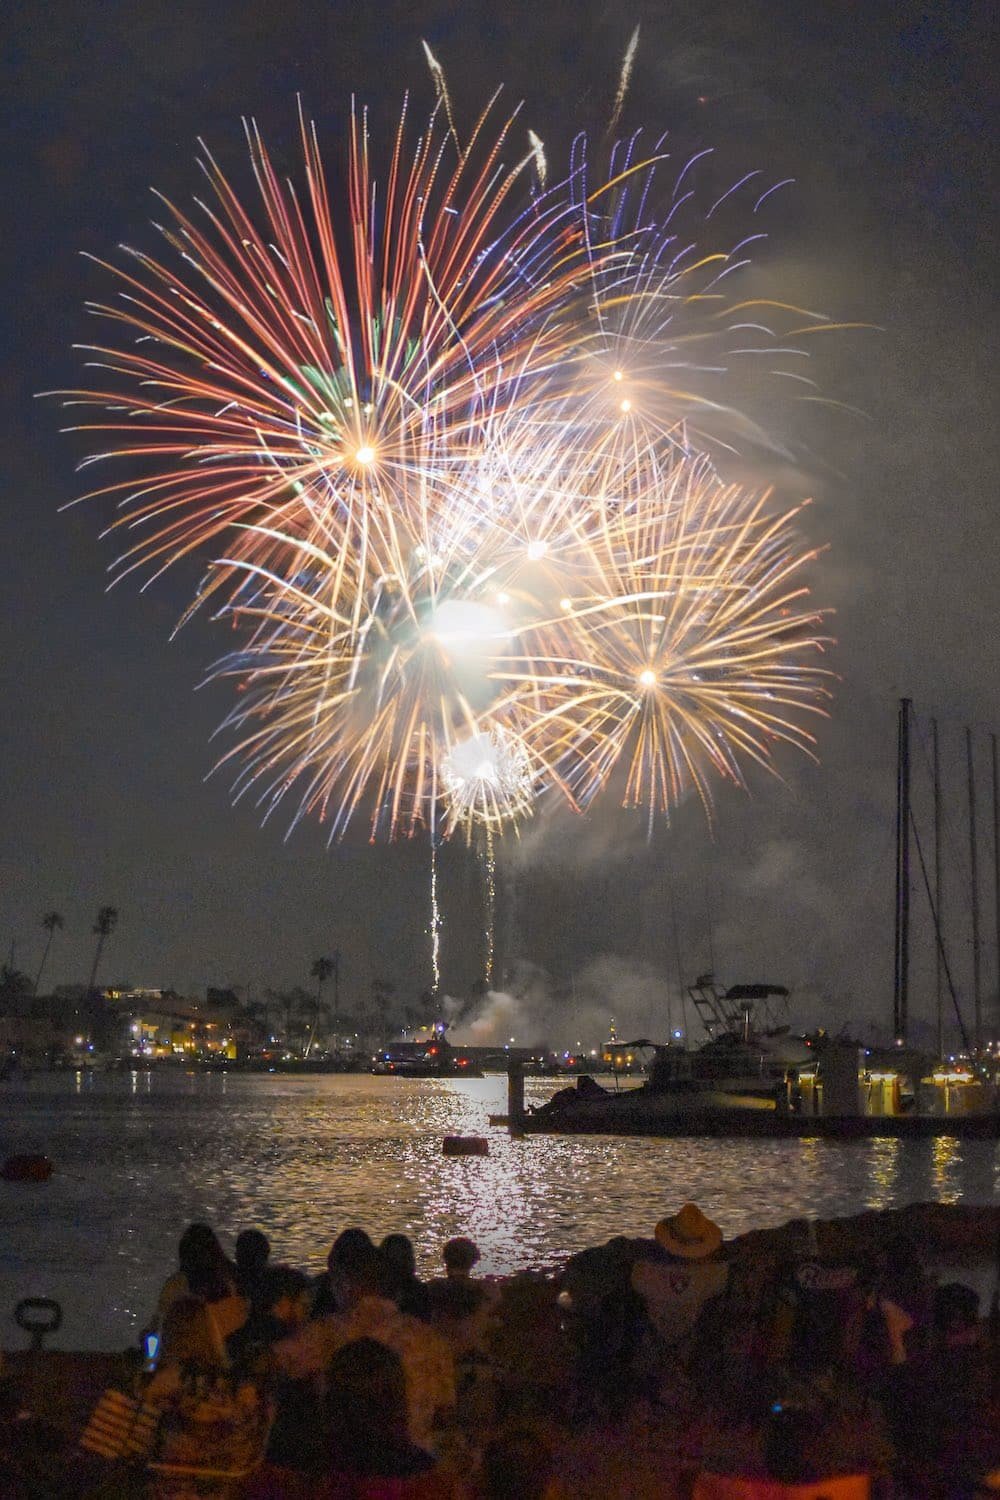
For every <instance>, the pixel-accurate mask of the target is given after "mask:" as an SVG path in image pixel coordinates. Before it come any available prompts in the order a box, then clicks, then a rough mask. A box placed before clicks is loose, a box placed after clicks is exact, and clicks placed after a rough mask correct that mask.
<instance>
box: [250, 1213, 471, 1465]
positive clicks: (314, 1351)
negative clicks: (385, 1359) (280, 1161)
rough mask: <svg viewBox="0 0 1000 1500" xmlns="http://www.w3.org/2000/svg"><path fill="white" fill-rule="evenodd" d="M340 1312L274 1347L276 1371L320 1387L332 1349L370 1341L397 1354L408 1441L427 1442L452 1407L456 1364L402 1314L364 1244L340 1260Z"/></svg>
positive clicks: (375, 1256) (431, 1335) (441, 1344)
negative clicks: (403, 1379) (403, 1387)
mask: <svg viewBox="0 0 1000 1500" xmlns="http://www.w3.org/2000/svg"><path fill="white" fill-rule="evenodd" d="M338 1274H339V1277H340V1281H341V1292H342V1295H343V1297H344V1301H345V1307H344V1311H343V1312H342V1313H331V1314H329V1315H327V1316H325V1317H320V1318H315V1319H314V1320H313V1321H312V1322H309V1323H307V1324H305V1325H304V1326H303V1327H302V1328H300V1329H298V1330H297V1332H296V1333H294V1334H292V1335H291V1336H290V1337H289V1338H285V1339H282V1340H280V1341H279V1342H278V1343H277V1344H275V1345H274V1346H273V1350H272V1354H273V1359H274V1368H275V1369H276V1370H277V1371H278V1372H280V1373H281V1374H283V1375H285V1376H287V1377H288V1378H289V1379H292V1380H303V1379H306V1378H308V1377H311V1378H313V1379H314V1380H315V1381H316V1382H317V1384H318V1386H319V1387H320V1388H322V1385H323V1383H324V1380H325V1378H326V1371H327V1368H328V1366H329V1363H330V1360H331V1359H332V1357H333V1355H334V1354H335V1353H336V1351H337V1350H338V1349H340V1348H342V1347H343V1345H344V1344H349V1343H351V1342H353V1341H354V1340H355V1339H359V1338H373V1339H376V1340H377V1341H378V1342H379V1343H382V1344H385V1345H387V1346H388V1347H389V1348H390V1349H394V1350H395V1351H396V1353H398V1354H399V1356H400V1358H401V1359H402V1362H403V1369H404V1372H405V1375H406V1398H407V1406H408V1409H409V1415H410V1437H411V1438H412V1440H413V1441H414V1442H415V1443H418V1444H427V1443H428V1441H429V1440H430V1436H431V1432H432V1430H433V1427H434V1425H435V1421H436V1418H437V1415H438V1413H439V1412H448V1413H450V1412H451V1410H452V1409H453V1408H454V1405H455V1370H454V1361H453V1359H452V1355H451V1351H450V1350H449V1348H448V1345H447V1344H446V1343H445V1341H444V1340H443V1339H442V1338H441V1337H440V1335H439V1334H437V1333H435V1332H434V1330H433V1329H431V1328H429V1327H428V1326H427V1324H426V1323H423V1322H421V1320H420V1319H419V1318H414V1317H411V1316H410V1315H409V1314H408V1313H403V1312H400V1311H399V1309H398V1307H397V1306H396V1304H395V1302H393V1300H392V1298H391V1297H389V1296H387V1295H386V1291H387V1285H386V1277H385V1267H384V1265H383V1262H382V1258H381V1256H380V1255H379V1252H378V1251H377V1250H376V1249H375V1246H374V1245H373V1244H372V1243H371V1241H370V1240H369V1241H368V1244H367V1246H366V1245H365V1244H364V1243H363V1242H361V1241H355V1242H353V1244H352V1245H351V1247H350V1250H349V1253H348V1251H347V1249H345V1250H344V1252H343V1253H342V1254H341V1256H340V1263H339V1266H338Z"/></svg>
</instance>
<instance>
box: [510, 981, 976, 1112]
mask: <svg viewBox="0 0 1000 1500" xmlns="http://www.w3.org/2000/svg"><path fill="white" fill-rule="evenodd" d="M688 994H689V995H690V996H691V999H692V1001H693V1002H694V1005H695V1008H696V1010H697V1012H698V1014H699V1016H700V1018H701V1020H702V1023H703V1025H704V1027H705V1031H706V1033H707V1040H706V1042H705V1043H704V1044H703V1045H702V1046H701V1047H699V1048H695V1049H692V1050H687V1049H686V1048H684V1047H681V1046H677V1045H674V1044H672V1043H657V1042H652V1041H650V1040H649V1039H648V1038H645V1037H638V1038H636V1039H635V1040H634V1041H632V1042H628V1043H623V1046H625V1047H627V1048H628V1049H629V1050H631V1051H632V1052H633V1053H636V1052H640V1051H642V1050H645V1051H646V1052H647V1053H648V1055H649V1057H650V1061H649V1063H648V1065H647V1070H646V1079H645V1081H644V1083H642V1084H641V1085H640V1086H638V1087H636V1088H625V1089H621V1090H611V1089H607V1088H604V1087H602V1086H601V1085H600V1084H599V1083H597V1082H596V1080H595V1079H593V1078H591V1077H589V1076H585V1077H583V1078H580V1079H579V1080H578V1082H577V1085H576V1087H575V1088H565V1089H561V1090H560V1091H559V1092H558V1093H557V1094H555V1095H554V1096H553V1097H552V1098H551V1099H549V1100H548V1101H547V1102H546V1103H545V1104H542V1105H539V1106H537V1107H535V1108H533V1109H527V1110H525V1109H524V1108H523V1094H522V1096H521V1100H522V1102H521V1103H518V1102H517V1099H516V1095H515V1096H513V1097H514V1100H515V1102H514V1104H513V1106H512V1109H511V1111H510V1112H509V1113H508V1115H507V1116H503V1117H491V1118H493V1119H494V1120H495V1123H498V1124H499V1123H504V1124H507V1125H508V1126H510V1127H511V1128H516V1129H518V1130H523V1131H525V1132H530V1133H533V1132H539V1133H542V1132H550V1131H551V1132H567V1133H572V1134H610V1135H646V1136H684V1135H691V1136H757V1137H761V1136H763V1137H785V1136H790V1137H808V1136H817V1137H829V1138H834V1139H863V1138H868V1137H872V1136H889V1137H900V1138H908V1137H918V1138H919V1137H925V1136H938V1135H950V1136H960V1137H963V1138H985V1139H997V1138H1000V1111H998V1109H997V1108H996V1099H995V1097H993V1098H991V1096H990V1093H989V1090H988V1089H985V1088H983V1086H982V1085H981V1084H980V1082H979V1081H978V1080H977V1079H976V1078H975V1077H974V1075H973V1074H972V1073H969V1075H968V1077H964V1076H962V1077H961V1078H960V1075H959V1074H958V1073H957V1072H955V1071H954V1070H951V1071H948V1072H945V1073H938V1072H935V1071H934V1070H933V1065H932V1064H931V1063H930V1062H929V1061H928V1060H927V1059H925V1058H923V1057H922V1056H921V1055H920V1054H919V1053H903V1052H900V1051H896V1050H893V1052H892V1054H891V1056H889V1057H888V1058H887V1059H880V1058H879V1057H878V1056H877V1055H876V1054H873V1053H872V1051H871V1049H866V1048H864V1047H862V1046H860V1044H859V1043H857V1042H855V1041H852V1040H851V1039H850V1038H848V1037H829V1036H827V1035H825V1033H823V1032H818V1033H816V1034H815V1035H814V1036H811V1037H806V1036H796V1035H794V1034H792V1032H791V1029H790V1028H789V1027H788V1026H787V1025H777V1024H774V1022H775V1019H776V1017H775V1014H774V1005H775V1002H776V1001H777V1002H779V1003H780V1004H783V1003H784V1002H786V1001H787V996H788V991H787V990H786V989H785V987H784V986H783V985H775V984H740V985H734V986H732V987H731V988H729V989H724V988H722V987H721V986H719V985H718V984H717V983H716V982H715V980H714V978H713V976H712V975H702V976H701V977H700V978H699V979H698V980H697V982H696V983H695V984H694V985H692V986H691V987H690V988H689V990H688ZM928 1071H929V1072H930V1076H928V1077H925V1076H924V1075H925V1073H927V1072H928ZM906 1073H908V1074H909V1075H911V1076H913V1077H915V1078H916V1079H917V1080H918V1083H919V1085H920V1087H919V1088H915V1089H913V1090H911V1091H909V1092H904V1091H903V1089H902V1088H901V1081H902V1079H903V1077H904V1076H905V1074H906ZM957 1090H959V1092H956V1091H957Z"/></svg>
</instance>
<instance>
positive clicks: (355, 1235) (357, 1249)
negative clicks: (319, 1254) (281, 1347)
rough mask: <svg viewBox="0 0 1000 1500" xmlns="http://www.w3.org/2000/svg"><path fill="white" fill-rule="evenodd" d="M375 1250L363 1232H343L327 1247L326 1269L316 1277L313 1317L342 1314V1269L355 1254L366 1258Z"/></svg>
mask: <svg viewBox="0 0 1000 1500" xmlns="http://www.w3.org/2000/svg"><path fill="white" fill-rule="evenodd" d="M374 1248H375V1247H374V1245H373V1243H372V1238H371V1235H370V1234H368V1232H367V1231H366V1230H364V1229H357V1228H353V1229H344V1230H342V1231H341V1233H340V1234H338V1236H337V1238H336V1239H335V1240H334V1242H333V1244H332V1245H331V1246H330V1249H329V1253H328V1254H327V1257H326V1270H325V1271H324V1273H323V1275H322V1276H321V1277H320V1278H319V1283H318V1285H317V1287H316V1297H315V1299H314V1301H313V1309H312V1316H313V1317H314V1318H326V1317H329V1315H330V1314H331V1313H337V1312H343V1310H344V1291H343V1276H342V1267H343V1266H345V1265H347V1266H350V1263H351V1260H352V1258H353V1257H354V1256H355V1255H359V1254H360V1255H365V1254H367V1253H368V1251H370V1250H373V1249H374Z"/></svg>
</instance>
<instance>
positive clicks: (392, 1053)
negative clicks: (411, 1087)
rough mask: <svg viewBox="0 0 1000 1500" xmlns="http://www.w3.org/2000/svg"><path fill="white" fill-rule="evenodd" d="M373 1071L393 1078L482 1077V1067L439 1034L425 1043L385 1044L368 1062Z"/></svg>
mask: <svg viewBox="0 0 1000 1500" xmlns="http://www.w3.org/2000/svg"><path fill="white" fill-rule="evenodd" d="M372 1072H373V1073H380V1074H387V1075H391V1076H392V1077H394V1078H482V1077H483V1070H482V1068H481V1067H479V1065H478V1063H477V1062H475V1061H473V1059H472V1058H470V1057H467V1056H466V1054H465V1053H464V1052H462V1051H461V1050H460V1049H459V1048H457V1047H453V1046H452V1045H451V1043H450V1042H449V1041H448V1040H447V1038H446V1037H444V1036H443V1035H437V1036H435V1037H434V1040H433V1041H431V1042H429V1043H422V1042H421V1043H418V1042H403V1043H399V1042H397V1043H396V1044H395V1045H394V1046H391V1047H388V1048H385V1049H384V1050H383V1051H382V1053H381V1054H380V1056H379V1057H378V1059H377V1061H376V1062H375V1063H374V1064H373V1065H372Z"/></svg>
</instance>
